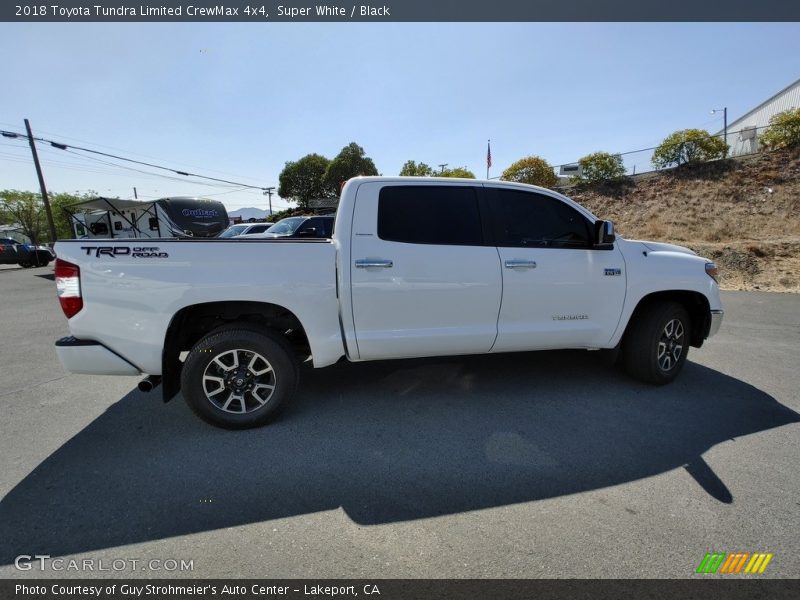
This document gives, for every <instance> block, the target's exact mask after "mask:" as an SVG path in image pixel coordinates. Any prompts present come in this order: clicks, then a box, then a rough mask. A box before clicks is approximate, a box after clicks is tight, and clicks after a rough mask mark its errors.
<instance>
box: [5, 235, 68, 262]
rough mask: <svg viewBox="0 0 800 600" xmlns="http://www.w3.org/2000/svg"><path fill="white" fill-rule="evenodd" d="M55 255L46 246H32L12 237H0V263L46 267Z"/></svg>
mask: <svg viewBox="0 0 800 600" xmlns="http://www.w3.org/2000/svg"><path fill="white" fill-rule="evenodd" d="M55 257H56V256H55V254H53V251H52V250H50V248H48V247H47V246H32V245H30V244H23V243H21V242H18V241H17V240H15V239H13V238H0V265H14V264H16V265H19V266H20V267H24V268H26V269H28V268H30V267H46V266H47V265H48V264H50V262H51V261H52V260H53V259H54V258H55Z"/></svg>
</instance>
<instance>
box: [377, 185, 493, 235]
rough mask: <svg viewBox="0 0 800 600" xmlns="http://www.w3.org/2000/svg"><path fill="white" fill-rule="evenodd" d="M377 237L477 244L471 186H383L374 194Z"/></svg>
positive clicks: (478, 224) (475, 207) (478, 223)
mask: <svg viewBox="0 0 800 600" xmlns="http://www.w3.org/2000/svg"><path fill="white" fill-rule="evenodd" d="M378 237H379V238H381V239H382V240H387V241H393V242H406V243H410V244H442V245H444V244H447V245H458V246H480V245H481V244H482V243H483V236H482V233H481V219H480V212H479V210H478V195H477V193H476V192H475V188H472V187H467V186H446V185H436V186H433V185H431V186H424V185H413V186H412V185H408V186H404V185H400V186H387V187H385V188H383V189H382V190H381V192H380V196H379V197H378Z"/></svg>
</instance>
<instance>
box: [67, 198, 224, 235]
mask: <svg viewBox="0 0 800 600" xmlns="http://www.w3.org/2000/svg"><path fill="white" fill-rule="evenodd" d="M64 210H65V211H66V213H67V214H68V215H69V217H70V222H71V224H72V232H73V235H74V236H75V237H76V238H78V239H80V238H89V239H91V238H105V239H108V238H176V237H202V238H209V237H216V236H218V235H219V234H220V233H222V232H223V231H224V230H225V229H226V228H227V227H228V224H229V223H230V219H229V218H228V212H227V211H226V210H225V206H224V205H223V204H222V203H221V202H219V201H217V200H209V199H207V198H194V197H188V196H180V197H172V198H160V199H159V200H154V201H151V202H143V201H140V200H122V199H119V198H102V197H100V198H94V199H92V200H87V201H85V202H79V203H77V204H73V205H71V206H68V207H66V208H64Z"/></svg>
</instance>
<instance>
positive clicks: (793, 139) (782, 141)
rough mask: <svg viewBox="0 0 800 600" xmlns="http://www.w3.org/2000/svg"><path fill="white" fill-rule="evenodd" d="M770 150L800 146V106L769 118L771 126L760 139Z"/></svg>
mask: <svg viewBox="0 0 800 600" xmlns="http://www.w3.org/2000/svg"><path fill="white" fill-rule="evenodd" d="M759 141H760V142H761V144H762V145H763V146H764V147H765V148H767V149H768V150H777V149H778V148H788V147H790V146H800V108H790V109H789V110H785V111H783V112H780V113H778V114H777V115H772V116H771V117H770V118H769V128H768V129H767V130H766V131H765V132H764V133H762V134H761V138H760V140H759Z"/></svg>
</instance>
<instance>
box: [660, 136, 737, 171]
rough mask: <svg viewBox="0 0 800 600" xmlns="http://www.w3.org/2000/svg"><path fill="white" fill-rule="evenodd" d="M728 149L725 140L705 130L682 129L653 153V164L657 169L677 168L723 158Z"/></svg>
mask: <svg viewBox="0 0 800 600" xmlns="http://www.w3.org/2000/svg"><path fill="white" fill-rule="evenodd" d="M727 149H728V146H727V144H726V143H725V141H724V140H723V139H721V138H719V137H714V136H712V135H711V134H710V133H708V132H707V131H706V130H705V129H682V130H681V131H676V132H675V133H673V134H671V135H669V136H667V138H666V139H664V141H663V142H661V145H660V146H659V147H658V148H656V149H655V152H653V158H652V163H653V166H654V167H656V168H657V169H664V168H666V167H673V166H674V167H677V166H680V165H682V164H685V163H691V162H703V161H706V160H713V159H715V158H722V157H723V156H725V154H726V151H727Z"/></svg>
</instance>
